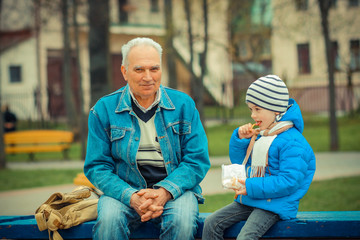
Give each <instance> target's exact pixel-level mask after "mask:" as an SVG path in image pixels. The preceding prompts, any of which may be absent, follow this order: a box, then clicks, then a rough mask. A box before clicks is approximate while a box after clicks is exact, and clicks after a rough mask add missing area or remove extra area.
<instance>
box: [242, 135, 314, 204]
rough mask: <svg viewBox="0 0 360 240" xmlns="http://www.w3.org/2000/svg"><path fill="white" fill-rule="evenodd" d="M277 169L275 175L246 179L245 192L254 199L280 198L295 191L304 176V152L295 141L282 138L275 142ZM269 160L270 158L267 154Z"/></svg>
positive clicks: (305, 167)
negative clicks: (277, 142)
mask: <svg viewBox="0 0 360 240" xmlns="http://www.w3.org/2000/svg"><path fill="white" fill-rule="evenodd" d="M277 148H278V149H277V151H278V155H279V169H278V173H277V174H276V175H275V174H273V175H270V176H266V177H259V178H249V179H247V180H246V190H247V194H248V196H249V197H251V198H255V199H268V198H280V197H284V196H288V195H291V194H292V193H294V192H295V191H297V190H298V189H299V188H300V187H301V185H302V183H303V181H304V179H305V176H306V171H307V169H308V164H307V162H306V152H305V149H304V148H303V147H302V146H301V144H300V143H299V142H297V141H285V140H282V141H281V142H280V143H279V144H277ZM269 161H271V158H270V156H269Z"/></svg>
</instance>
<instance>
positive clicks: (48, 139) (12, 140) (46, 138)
mask: <svg viewBox="0 0 360 240" xmlns="http://www.w3.org/2000/svg"><path fill="white" fill-rule="evenodd" d="M73 138H74V134H73V133H72V132H69V131H62V130H26V131H16V132H11V133H6V134H5V135H4V141H5V144H29V143H31V144H34V143H59V142H64V143H68V142H72V141H73Z"/></svg>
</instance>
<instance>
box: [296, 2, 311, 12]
mask: <svg viewBox="0 0 360 240" xmlns="http://www.w3.org/2000/svg"><path fill="white" fill-rule="evenodd" d="M295 7H296V10H297V11H306V10H307V9H308V0H295Z"/></svg>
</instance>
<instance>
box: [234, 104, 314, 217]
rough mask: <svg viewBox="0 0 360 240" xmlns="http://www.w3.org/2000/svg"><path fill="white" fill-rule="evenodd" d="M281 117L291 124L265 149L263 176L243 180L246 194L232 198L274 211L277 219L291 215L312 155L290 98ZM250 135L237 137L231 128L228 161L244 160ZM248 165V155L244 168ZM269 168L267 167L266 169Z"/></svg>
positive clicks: (303, 189) (305, 185)
mask: <svg viewBox="0 0 360 240" xmlns="http://www.w3.org/2000/svg"><path fill="white" fill-rule="evenodd" d="M289 105H291V107H290V108H289V109H288V111H287V112H286V113H285V115H284V116H283V117H282V118H281V121H292V122H293V123H294V127H292V128H290V129H289V130H287V131H285V132H283V133H280V134H279V135H278V136H277V137H276V138H275V140H274V141H273V142H272V144H271V146H270V148H269V152H268V164H269V167H268V168H269V169H267V170H266V175H265V177H260V178H248V179H247V180H246V190H247V195H246V196H245V195H239V196H238V198H237V199H236V200H235V201H237V202H240V203H242V204H244V205H247V206H252V207H256V208H260V209H265V210H268V211H271V212H274V213H276V214H278V215H279V216H280V218H281V219H291V218H295V217H296V214H297V211H298V207H299V200H300V199H301V198H302V197H303V196H304V195H305V193H306V192H307V191H308V189H309V186H310V183H311V181H312V179H313V176H314V173H315V155H314V152H313V150H312V148H311V147H310V145H309V143H308V142H307V141H306V139H305V138H304V136H303V135H302V132H303V129H304V121H303V118H302V115H301V111H300V108H299V106H298V104H297V103H296V102H295V100H294V99H290V100H289ZM249 142H250V139H240V138H239V136H238V129H235V131H234V132H233V135H232V137H231V140H230V145H229V150H230V151H229V152H230V154H229V155H230V160H231V162H232V163H238V164H241V163H242V162H243V160H244V157H245V154H246V149H247V147H248V145H249ZM249 166H251V157H250V158H249V161H248V163H247V166H246V168H248V167H249ZM268 170H269V171H268Z"/></svg>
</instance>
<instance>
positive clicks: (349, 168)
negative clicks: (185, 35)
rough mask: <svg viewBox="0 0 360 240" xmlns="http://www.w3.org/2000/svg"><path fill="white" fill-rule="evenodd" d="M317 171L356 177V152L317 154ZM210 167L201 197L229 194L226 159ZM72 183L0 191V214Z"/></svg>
mask: <svg viewBox="0 0 360 240" xmlns="http://www.w3.org/2000/svg"><path fill="white" fill-rule="evenodd" d="M316 159H317V164H316V165H317V170H316V173H315V176H314V180H326V179H331V178H337V177H344V176H356V175H360V152H340V153H317V154H316ZM211 164H212V165H213V166H217V167H214V168H213V169H211V170H210V171H209V172H208V174H207V175H206V177H205V179H204V180H203V181H202V182H201V184H200V185H201V186H202V188H203V193H204V195H210V194H218V193H227V192H232V191H231V190H225V189H223V187H222V186H221V167H220V166H221V165H222V164H230V160H229V158H228V157H214V158H211ZM82 165H83V162H82V161H69V162H66V163H64V161H55V162H46V163H36V162H35V163H13V164H9V165H8V167H9V168H10V169H35V168H36V169H45V168H47V169H59V168H75V169H79V170H81V169H82ZM75 187H76V186H75V185H74V184H66V185H58V186H49V187H41V188H32V189H24V190H14V191H7V192H0V215H28V214H29V215H31V214H34V212H35V210H36V209H37V207H39V206H40V205H41V204H42V203H43V202H44V201H46V200H47V199H48V198H49V196H50V195H51V194H52V193H54V192H70V191H72V190H73V189H74V188H75Z"/></svg>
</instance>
